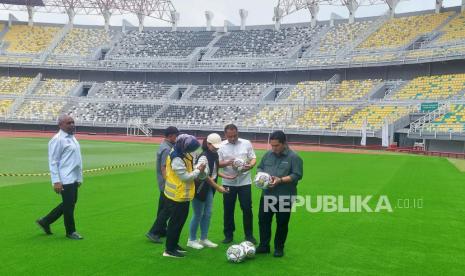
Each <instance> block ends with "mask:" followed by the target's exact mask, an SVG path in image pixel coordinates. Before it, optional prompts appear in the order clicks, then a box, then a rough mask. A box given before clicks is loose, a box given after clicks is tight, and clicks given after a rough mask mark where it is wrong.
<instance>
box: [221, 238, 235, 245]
mask: <svg viewBox="0 0 465 276" xmlns="http://www.w3.org/2000/svg"><path fill="white" fill-rule="evenodd" d="M232 241H233V237H226V238H224V240H222V241H221V242H222V243H224V244H228V243H232Z"/></svg>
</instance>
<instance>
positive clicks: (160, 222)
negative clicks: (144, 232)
mask: <svg viewBox="0 0 465 276" xmlns="http://www.w3.org/2000/svg"><path fill="white" fill-rule="evenodd" d="M169 218H170V216H169V212H168V210H167V208H166V196H165V193H164V192H163V191H160V198H159V199H158V210H157V218H156V219H155V222H154V223H153V225H152V228H150V230H149V233H152V234H154V235H158V236H166V227H167V226H166V225H167V223H168V219H169Z"/></svg>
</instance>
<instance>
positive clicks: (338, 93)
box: [324, 79, 381, 101]
mask: <svg viewBox="0 0 465 276" xmlns="http://www.w3.org/2000/svg"><path fill="white" fill-rule="evenodd" d="M380 82H381V80H378V79H374V80H371V79H368V80H345V81H342V82H341V84H340V85H339V86H338V87H337V88H336V89H334V90H333V91H331V92H330V93H328V94H326V96H325V97H324V99H326V100H330V101H355V100H359V99H361V98H363V97H366V96H367V95H368V93H370V91H371V90H372V89H373V88H374V87H375V85H377V84H379V83H380Z"/></svg>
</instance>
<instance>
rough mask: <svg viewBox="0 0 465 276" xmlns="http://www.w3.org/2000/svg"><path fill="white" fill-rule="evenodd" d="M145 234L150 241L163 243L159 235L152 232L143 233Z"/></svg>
mask: <svg viewBox="0 0 465 276" xmlns="http://www.w3.org/2000/svg"><path fill="white" fill-rule="evenodd" d="M145 236H146V237H147V238H148V239H149V240H150V241H151V242H154V243H163V242H162V240H161V239H160V236H158V235H155V234H152V233H150V232H149V233H147V234H145Z"/></svg>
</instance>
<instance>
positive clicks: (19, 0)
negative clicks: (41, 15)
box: [0, 0, 45, 6]
mask: <svg viewBox="0 0 465 276" xmlns="http://www.w3.org/2000/svg"><path fill="white" fill-rule="evenodd" d="M0 3H2V4H8V5H21V6H45V4H44V1H42V0H1V1H0Z"/></svg>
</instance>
